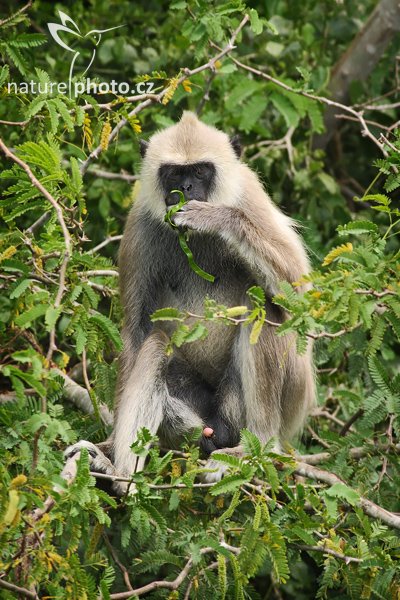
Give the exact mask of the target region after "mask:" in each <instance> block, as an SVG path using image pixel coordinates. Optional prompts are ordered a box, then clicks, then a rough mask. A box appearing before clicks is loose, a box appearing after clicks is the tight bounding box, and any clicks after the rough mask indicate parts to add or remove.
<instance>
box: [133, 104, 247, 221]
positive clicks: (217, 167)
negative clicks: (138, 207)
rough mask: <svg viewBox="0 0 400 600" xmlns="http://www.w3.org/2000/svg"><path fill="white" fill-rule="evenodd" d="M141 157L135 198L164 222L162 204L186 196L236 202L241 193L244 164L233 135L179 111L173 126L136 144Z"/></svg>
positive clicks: (169, 203)
mask: <svg viewBox="0 0 400 600" xmlns="http://www.w3.org/2000/svg"><path fill="white" fill-rule="evenodd" d="M140 150H141V155H142V157H143V162H142V168H141V178H140V183H141V188H140V193H139V198H138V202H139V203H143V204H145V205H146V207H147V208H148V209H149V210H150V211H151V212H152V213H153V215H154V216H156V217H157V218H159V219H160V220H162V221H163V222H164V216H165V212H166V208H167V207H168V206H171V205H173V204H176V203H177V202H179V194H171V191H172V190H179V191H181V192H183V194H184V196H185V198H186V200H188V201H190V200H197V201H200V202H207V203H210V204H214V205H222V204H225V205H229V206H235V205H237V203H238V202H239V201H240V199H241V197H242V195H243V183H244V169H243V167H244V165H242V164H241V163H240V158H239V155H240V147H239V145H238V140H237V139H236V138H233V139H232V138H229V136H228V135H227V134H226V133H224V132H222V131H219V130H218V129H215V127H212V126H210V125H206V124H205V123H202V122H201V121H199V119H198V118H197V116H196V115H195V114H193V113H191V112H184V113H183V116H182V118H181V120H180V121H179V122H178V123H177V124H176V125H172V126H171V127H168V128H167V129H164V130H162V131H159V132H158V133H156V134H154V135H153V136H152V137H151V138H150V141H149V142H144V141H143V140H141V142H140Z"/></svg>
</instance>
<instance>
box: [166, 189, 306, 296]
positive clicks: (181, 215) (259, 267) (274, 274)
mask: <svg viewBox="0 0 400 600" xmlns="http://www.w3.org/2000/svg"><path fill="white" fill-rule="evenodd" d="M266 201H267V198H266ZM269 202H270V201H269ZM258 204H259V203H257V204H256V203H252V202H251V201H249V202H248V203H247V202H246V210H244V208H242V207H231V206H216V205H213V204H208V203H206V202H197V201H196V200H191V201H190V202H188V203H187V204H185V205H184V207H183V209H182V211H180V212H178V213H177V214H176V215H175V216H174V222H175V224H176V225H178V226H183V227H188V228H190V229H193V230H195V231H199V232H207V233H216V234H218V235H220V236H221V237H222V238H223V239H224V240H225V241H226V242H227V243H228V244H229V245H230V246H231V247H232V248H233V249H234V250H235V251H236V252H237V253H238V254H239V256H240V257H241V258H242V260H244V262H245V264H247V265H248V267H249V268H250V270H251V272H252V273H253V274H254V275H255V277H256V279H257V281H258V282H259V283H260V284H261V285H262V287H264V288H265V289H267V290H269V291H270V292H271V293H273V294H276V293H277V291H278V287H277V283H278V281H280V280H286V281H289V282H293V281H296V280H297V279H299V278H300V276H301V275H303V274H304V273H307V272H308V270H309V265H308V260H307V256H306V252H305V250H304V247H303V244H302V242H301V240H300V237H299V236H298V235H297V233H296V232H295V231H294V230H293V228H292V227H291V225H290V222H291V221H290V220H289V219H288V218H287V217H285V216H284V215H282V213H280V212H279V211H278V210H277V209H276V208H275V207H274V206H273V205H272V204H271V203H270V204H269V206H267V207H260V206H259V205H258Z"/></svg>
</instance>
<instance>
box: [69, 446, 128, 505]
mask: <svg viewBox="0 0 400 600" xmlns="http://www.w3.org/2000/svg"><path fill="white" fill-rule="evenodd" d="M83 448H86V450H87V451H88V454H89V466H90V470H91V471H92V472H93V473H102V474H104V475H111V476H114V477H115V476H117V475H118V473H117V472H116V469H115V467H114V465H113V463H112V462H111V460H110V459H109V458H107V456H106V455H105V454H104V453H103V452H102V451H101V450H100V449H99V448H98V447H97V446H96V445H95V444H92V442H87V441H86V440H79V442H77V443H76V444H73V445H72V446H68V448H66V449H65V450H64V456H65V458H66V459H68V458H71V457H72V456H74V455H75V454H77V453H78V452H81V450H83ZM112 487H113V490H114V491H115V493H116V494H118V495H119V496H122V495H123V494H124V493H125V491H126V489H127V484H126V483H125V482H122V481H112Z"/></svg>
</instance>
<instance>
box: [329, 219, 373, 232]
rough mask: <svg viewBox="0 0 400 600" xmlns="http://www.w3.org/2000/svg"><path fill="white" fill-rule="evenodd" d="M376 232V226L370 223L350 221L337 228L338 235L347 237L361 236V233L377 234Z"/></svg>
mask: <svg viewBox="0 0 400 600" xmlns="http://www.w3.org/2000/svg"><path fill="white" fill-rule="evenodd" d="M378 231H379V230H378V226H377V225H376V224H375V223H372V222H371V221H350V223H346V224H345V225H339V227H338V228H337V232H338V233H339V235H347V234H348V233H352V234H353V235H361V234H363V233H378Z"/></svg>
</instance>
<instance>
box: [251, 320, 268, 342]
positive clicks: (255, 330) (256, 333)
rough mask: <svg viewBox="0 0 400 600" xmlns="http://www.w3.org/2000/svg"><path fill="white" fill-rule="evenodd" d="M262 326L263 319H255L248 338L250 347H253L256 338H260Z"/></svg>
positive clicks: (256, 340)
mask: <svg viewBox="0 0 400 600" xmlns="http://www.w3.org/2000/svg"><path fill="white" fill-rule="evenodd" d="M263 325H264V319H257V321H255V322H254V324H253V327H252V329H251V333H250V338H249V341H250V344H251V345H254V344H256V343H257V342H258V338H259V337H260V334H261V331H262V328H263Z"/></svg>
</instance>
